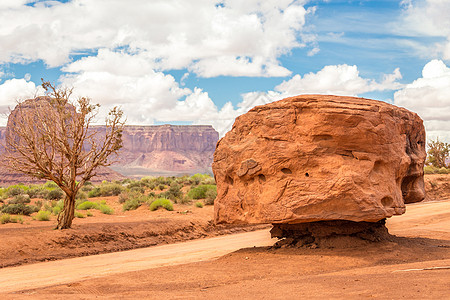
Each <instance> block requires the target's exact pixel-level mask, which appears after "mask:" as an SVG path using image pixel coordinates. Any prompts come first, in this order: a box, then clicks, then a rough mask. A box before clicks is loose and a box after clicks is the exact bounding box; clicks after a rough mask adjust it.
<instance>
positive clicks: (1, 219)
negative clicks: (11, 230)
mask: <svg viewBox="0 0 450 300" xmlns="http://www.w3.org/2000/svg"><path fill="white" fill-rule="evenodd" d="M0 223H1V224H7V223H11V216H10V215H9V214H1V215H0Z"/></svg>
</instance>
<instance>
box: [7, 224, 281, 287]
mask: <svg viewBox="0 0 450 300" xmlns="http://www.w3.org/2000/svg"><path fill="white" fill-rule="evenodd" d="M273 243H274V241H272V240H271V238H270V233H269V230H268V229H267V230H259V231H254V232H246V233H238V234H232V235H227V236H220V237H214V238H209V239H203V240H194V241H188V242H184V243H177V244H171V245H162V246H155V247H151V248H144V249H135V250H129V251H123V252H116V253H108V254H101V255H94V256H87V257H78V258H72V259H65V260H59V261H52V262H44V263H37V264H32V265H25V266H20V267H12V268H3V269H0V291H2V292H13V291H19V290H26V289H33V288H42V287H45V286H51V285H56V284H62V283H69V282H74V281H79V280H83V279H88V278H96V277H101V276H105V275H111V274H117V273H124V272H130V271H138V270H145V269H150V268H156V267H162V266H169V265H176V264H182V263H191V262H198V261H203V260H211V259H214V258H217V257H220V256H222V255H224V254H227V253H230V252H233V251H236V250H238V249H241V248H246V247H254V246H255V247H261V246H269V245H272V244H273Z"/></svg>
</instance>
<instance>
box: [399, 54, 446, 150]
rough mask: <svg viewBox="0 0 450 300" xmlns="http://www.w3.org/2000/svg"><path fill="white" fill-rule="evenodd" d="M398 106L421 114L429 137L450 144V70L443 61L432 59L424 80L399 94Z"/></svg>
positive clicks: (418, 81) (414, 83) (417, 80)
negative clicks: (437, 138) (440, 139)
mask: <svg viewBox="0 0 450 300" xmlns="http://www.w3.org/2000/svg"><path fill="white" fill-rule="evenodd" d="M394 103H395V104H396V105H399V106H403V107H405V108H407V109H410V110H412V111H414V112H416V113H418V114H419V116H420V117H421V118H422V119H423V120H424V124H425V127H426V129H427V134H428V136H429V137H432V138H434V137H436V136H439V137H440V138H442V139H445V140H447V141H449V142H450V68H449V67H447V66H446V65H445V64H444V62H442V61H441V60H432V61H430V62H429V63H427V64H426V65H425V67H424V68H423V70H422V77H421V78H418V79H416V80H414V81H413V82H412V83H410V84H408V85H406V86H405V87H404V88H403V89H401V90H399V91H397V92H395V94H394Z"/></svg>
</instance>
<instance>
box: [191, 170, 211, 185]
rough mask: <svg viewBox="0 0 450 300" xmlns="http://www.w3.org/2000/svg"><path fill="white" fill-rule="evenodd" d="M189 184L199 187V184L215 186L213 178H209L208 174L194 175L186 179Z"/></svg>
mask: <svg viewBox="0 0 450 300" xmlns="http://www.w3.org/2000/svg"><path fill="white" fill-rule="evenodd" d="M188 181H189V183H190V184H192V185H199V184H210V185H212V184H215V181H214V178H213V177H211V175H209V174H199V173H197V174H194V175H192V176H191V177H189V179H188Z"/></svg>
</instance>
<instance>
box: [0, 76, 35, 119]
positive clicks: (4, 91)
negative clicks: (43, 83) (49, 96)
mask: <svg viewBox="0 0 450 300" xmlns="http://www.w3.org/2000/svg"><path fill="white" fill-rule="evenodd" d="M42 94H43V90H42V88H40V87H39V86H36V85H35V84H34V82H31V81H27V80H26V79H9V80H6V81H5V82H3V83H2V84H0V125H1V126H4V125H6V122H7V118H6V114H7V113H8V109H9V108H11V109H13V108H14V106H15V103H14V101H17V100H25V99H30V98H34V97H35V96H39V95H42Z"/></svg>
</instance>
